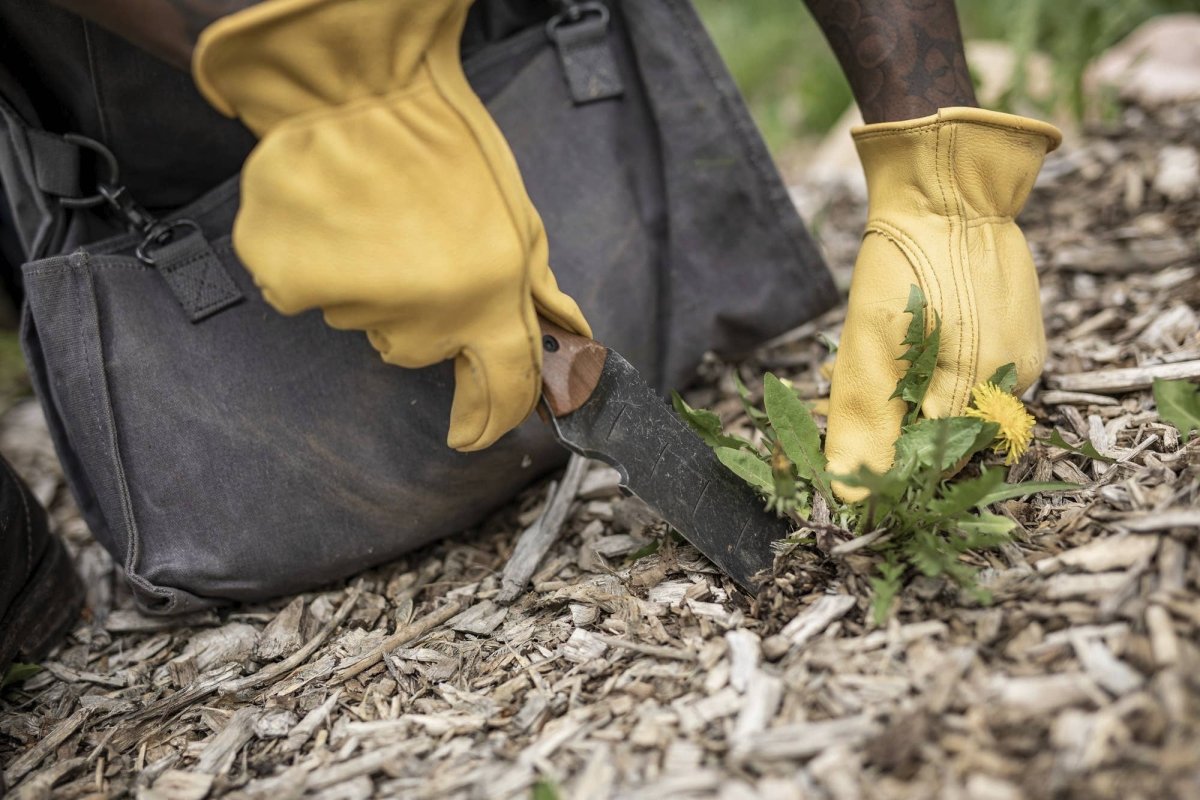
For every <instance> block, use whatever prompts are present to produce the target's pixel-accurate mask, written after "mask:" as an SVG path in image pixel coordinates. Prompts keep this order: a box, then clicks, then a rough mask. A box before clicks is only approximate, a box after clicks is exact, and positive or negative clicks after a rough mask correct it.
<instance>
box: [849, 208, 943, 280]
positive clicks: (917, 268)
mask: <svg viewBox="0 0 1200 800" xmlns="http://www.w3.org/2000/svg"><path fill="white" fill-rule="evenodd" d="M866 232H867V233H874V234H877V235H879V236H882V237H883V238H884V239H887V240H888V241H889V242H891V243H892V244H893V245H895V247H896V249H897V250H899V251H900V252H901V253H903V254H904V256H905V258H907V259H908V266H909V267H910V268H911V269H912V271H913V275H915V276H916V279H917V284H918V285H919V286H920V288H921V291H922V292H923V293H924V295H925V297H927V298H928V297H930V296H931V294H932V293H931V292H930V291H929V282H930V280H932V281H933V283H934V284H936V291H937V296H938V297H939V298H940V297H941V296H942V284H941V281H940V279H939V278H938V276H937V273H936V272H935V271H934V270H933V269H932V268H931V267H930V266H929V256H928V255H927V254H926V253H925V251H924V250H923V249H921V245H919V244H917V242H916V241H915V240H914V239H913V238H912V237H911V236H909V235H908V234H907V233H905V232H904V231H903V230H901V229H900V228H897V227H896V226H894V225H892V224H890V223H888V222H885V221H883V220H874V221H872V222H871V223H869V224H868V225H867V230H866ZM864 238H865V237H864ZM917 256H920V257H919V258H918V257H917Z"/></svg>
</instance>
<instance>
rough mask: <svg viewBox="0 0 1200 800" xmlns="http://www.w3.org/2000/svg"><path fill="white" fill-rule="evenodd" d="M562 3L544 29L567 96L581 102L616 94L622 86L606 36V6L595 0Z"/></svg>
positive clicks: (619, 94)
mask: <svg viewBox="0 0 1200 800" xmlns="http://www.w3.org/2000/svg"><path fill="white" fill-rule="evenodd" d="M563 6H564V10H563V12H562V13H560V14H559V15H558V16H556V17H554V19H552V20H550V22H549V23H547V25H546V32H547V33H548V34H549V36H550V39H551V40H552V41H553V42H554V45H555V47H556V48H557V49H558V58H559V61H560V62H561V63H562V68H563V74H565V75H566V77H567V86H568V87H569V88H570V90H571V99H572V100H574V101H575V104H576V105H582V104H584V103H594V102H596V101H597V100H608V99H610V98H613V97H620V96H621V95H622V94H624V92H625V86H624V84H623V83H622V82H621V73H620V71H619V70H618V68H617V59H616V56H615V55H614V54H613V49H612V42H611V41H610V39H609V35H608V28H609V10H608V8H607V7H606V6H605V5H604V4H602V3H598V2H589V3H564V4H563Z"/></svg>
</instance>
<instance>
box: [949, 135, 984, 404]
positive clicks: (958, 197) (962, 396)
mask: <svg viewBox="0 0 1200 800" xmlns="http://www.w3.org/2000/svg"><path fill="white" fill-rule="evenodd" d="M957 142H958V129H957V128H955V127H952V128H950V141H949V143H948V148H947V153H946V156H947V162H946V165H947V170H946V177H947V180H948V182H949V184H950V191H951V196H952V197H953V198H954V204H955V207H956V208H957V214H956V217H957V219H958V220H959V222H960V223H961V222H964V221H965V219H966V216H965V214H963V208H964V206H965V202H964V200H963V193H962V188H961V187H960V186H959V183H958V176H957V174H956V173H955V171H954V169H953V167H952V165H953V164H954V163H956V162H955V149H956V146H957ZM955 227H956V235H957V238H958V242H957V243H958V261H957V263H956V262H954V261H952V262H951V264H952V265H953V267H954V269H955V271H956V272H957V274H958V279H959V281H961V284H960V283H959V282H958V281H956V285H955V292H956V294H957V295H958V299H959V314H960V315H961V317H960V318H961V319H962V320H964V322H965V324H964V325H963V326H962V327H963V328H964V330H963V331H961V332H960V335H959V347H958V354H959V358H958V369H957V370H955V375H954V394H953V395H952V396H951V404H950V408H949V409H948V411H949V413H950V414H959V413H961V412H962V410H963V409H964V408H966V404H967V398H968V397H969V395H970V392H971V386H970V385H969V383H970V380H969V379H968V378H967V376H968V375H976V374H978V371H979V323H978V319H977V314H976V308H975V293H974V285H975V284H974V281H973V280H971V275H970V253H969V252H968V249H967V236H966V226H965V225H959V226H955ZM953 245H954V241H953V237H952V240H951V246H953ZM964 351H965V352H966V353H967V354H968V355H969V356H970V364H969V369H968V370H964V369H963V366H964V359H963V354H964Z"/></svg>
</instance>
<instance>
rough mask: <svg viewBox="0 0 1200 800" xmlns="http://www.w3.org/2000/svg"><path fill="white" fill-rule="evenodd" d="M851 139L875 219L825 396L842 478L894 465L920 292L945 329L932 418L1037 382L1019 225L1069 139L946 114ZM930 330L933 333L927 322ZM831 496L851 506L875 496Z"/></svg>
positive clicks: (1036, 313) (863, 131)
mask: <svg viewBox="0 0 1200 800" xmlns="http://www.w3.org/2000/svg"><path fill="white" fill-rule="evenodd" d="M853 135H854V140H855V143H856V145H857V147H858V153H859V157H860V158H861V159H862V163H863V169H864V171H865V172H866V177H867V193H868V212H867V216H868V220H867V228H866V233H865V234H864V237H863V243H862V249H861V250H860V251H859V255H858V260H857V262H856V264H855V267H854V277H853V279H852V281H851V285H850V302H849V308H848V311H847V314H846V325H845V328H844V330H843V333H842V340H841V345H840V347H839V348H838V357H837V363H836V365H835V367H834V373H833V386H832V390H831V394H830V411H829V429H828V435H827V438H826V454H827V456H828V458H829V468H830V470H832V471H833V472H835V473H838V474H848V473H852V472H854V471H855V470H856V469H857V468H858V467H859V466H860V465H866V466H867V467H870V468H871V469H872V470H874V471H876V472H882V471H884V470H886V469H888V468H889V467H890V466H891V464H892V460H893V457H894V452H893V445H894V443H895V441H896V438H897V437H898V436H899V434H900V425H901V420H902V419H903V417H904V412H905V410H906V409H905V404H904V402H903V401H902V400H900V399H892V400H889V399H888V398H890V397H891V395H892V393H893V392H894V391H895V388H896V382H897V381H898V380H899V379H900V377H901V376H902V375H903V374H904V371H905V368H906V367H907V362H904V361H898V360H897V359H898V357H899V356H900V355H901V354H902V353H903V352H904V350H905V347H904V345H903V344H901V341H902V340H903V339H904V334H905V329H906V328H907V326H908V322H909V319H910V317H909V315H908V314H906V313H905V312H904V308H905V305H906V303H907V300H908V295H909V287H910V286H912V285H913V284H916V285H917V286H919V287H920V288H921V290H922V291H923V292H924V293H925V297H926V300H927V301H928V303H929V307H930V309H932V310H933V311H935V312H936V313H937V314H938V316H939V317H940V318H941V323H942V333H941V347H940V349H939V353H938V359H937V366H936V368H935V370H934V375H933V381H932V383H931V384H930V387H929V391H928V393H927V394H926V396H925V402H924V404H923V406H922V411H923V412H924V414H925V416H927V417H944V416H951V415H958V414H962V413H963V410H964V409H965V408H966V407H967V403H968V401H969V400H970V396H971V389H972V388H973V387H974V386H975V385H976V384H978V383H979V382H980V381H984V380H987V379H988V377H990V376H991V375H992V374H993V373H994V372H995V371H996V370H997V369H999V368H1000V367H1002V366H1003V365H1005V364H1007V363H1009V362H1012V363H1014V364H1015V365H1016V368H1017V390H1018V391H1024V390H1025V389H1027V388H1028V387H1029V386H1030V385H1031V384H1032V383H1033V382H1034V381H1035V380H1036V379H1037V377H1038V376H1039V375H1040V374H1041V371H1042V364H1043V362H1044V360H1045V356H1046V339H1045V333H1044V331H1043V329H1042V313H1041V303H1040V298H1039V296H1038V279H1037V271H1036V270H1035V269H1034V265H1033V258H1032V256H1031V255H1030V252H1029V247H1028V245H1026V243H1025V237H1024V236H1023V235H1022V234H1021V231H1020V229H1019V228H1018V227H1017V225H1016V223H1015V222H1014V221H1013V217H1014V216H1016V214H1017V213H1018V212H1020V210H1021V208H1022V206H1024V204H1025V200H1026V198H1027V197H1028V196H1029V192H1030V190H1031V189H1032V188H1033V183H1034V180H1035V179H1036V178H1037V174H1038V171H1039V170H1040V169H1041V166H1042V161H1043V159H1044V158H1045V156H1046V154H1047V153H1048V152H1050V151H1052V150H1054V148H1056V147H1057V146H1058V145H1059V143H1060V142H1061V140H1062V134H1061V133H1060V132H1059V131H1058V129H1057V128H1055V127H1054V126H1053V125H1049V124H1047V123H1044V122H1038V121H1036V120H1032V119H1025V118H1023V117H1018V116H1013V115H1011V114H1000V113H997V112H993V111H983V110H980V109H977V108H943V109H941V110H940V111H939V112H938V113H937V114H936V115H933V116H929V117H923V118H921V119H914V120H907V121H903V122H887V123H878V124H874V125H866V126H863V127H860V128H856V129H855V130H854V132H853ZM926 324H927V325H928V326H929V328H930V329H932V325H933V315H932V314H930V315H928V317H927V321H926ZM835 489H837V491H838V493H839V494H840V495H841V496H842V497H843V498H844V499H846V500H850V501H855V500H859V499H862V497H863V496H864V495H865V494H866V492H865V490H861V489H851V488H850V487H846V486H841V485H835Z"/></svg>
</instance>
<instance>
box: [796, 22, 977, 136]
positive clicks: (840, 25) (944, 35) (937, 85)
mask: <svg viewBox="0 0 1200 800" xmlns="http://www.w3.org/2000/svg"><path fill="white" fill-rule="evenodd" d="M805 3H806V4H807V5H808V8H809V10H810V11H811V12H812V14H813V17H814V18H815V19H816V21H817V24H818V25H820V27H821V30H822V31H824V33H825V38H827V39H828V40H829V44H830V45H831V46H832V47H833V52H834V54H835V55H837V58H838V61H839V62H840V63H841V65H842V70H843V71H844V72H845V73H846V78H847V79H848V80H849V81H850V88H851V89H852V90H853V92H854V97H855V99H856V100H857V101H858V106H859V108H860V109H862V113H863V118H864V119H865V120H866V121H867V122H888V121H892V120H900V119H912V118H913V117H921V116H925V115H927V114H932V113H934V112H935V111H937V109H939V108H942V107H945V106H973V105H976V102H975V90H974V88H973V87H972V85H971V75H970V72H968V70H967V60H966V56H965V55H964V54H963V43H962V31H961V30H960V29H959V25H958V13H957V12H956V10H955V8H954V0H805Z"/></svg>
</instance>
